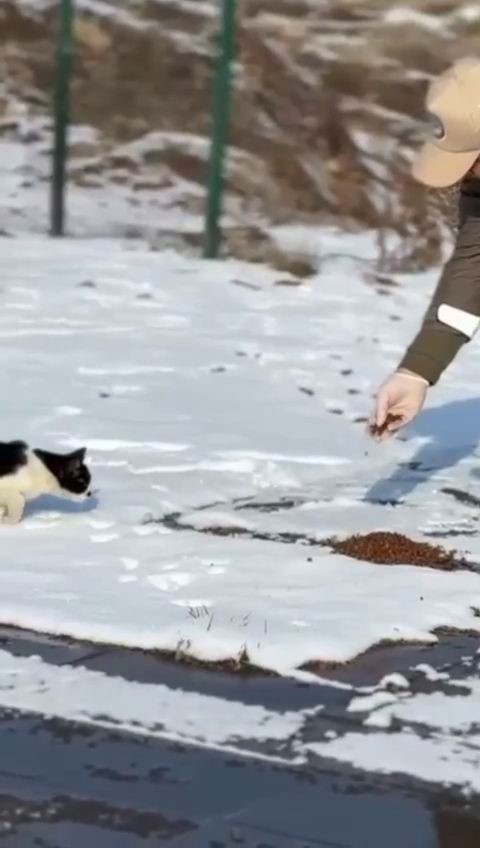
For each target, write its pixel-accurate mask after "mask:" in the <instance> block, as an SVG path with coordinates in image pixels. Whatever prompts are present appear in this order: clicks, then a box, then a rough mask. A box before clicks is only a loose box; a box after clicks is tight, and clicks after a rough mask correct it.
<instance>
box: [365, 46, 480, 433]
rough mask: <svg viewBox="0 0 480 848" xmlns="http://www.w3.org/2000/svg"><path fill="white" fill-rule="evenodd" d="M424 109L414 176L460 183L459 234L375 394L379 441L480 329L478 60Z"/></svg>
mask: <svg viewBox="0 0 480 848" xmlns="http://www.w3.org/2000/svg"><path fill="white" fill-rule="evenodd" d="M426 108H427V116H428V118H429V124H430V125H431V127H432V134H431V138H430V139H429V140H428V141H426V143H425V144H424V146H423V147H422V149H421V150H420V152H419V153H418V155H417V157H416V159H415V161H414V164H413V177H414V178H415V179H416V180H417V181H419V182H420V183H422V184H423V185H425V186H427V187H429V188H431V189H432V188H433V189H446V188H448V187H451V186H456V185H458V188H459V201H458V202H459V208H458V231H457V236H456V243H455V247H454V250H453V253H452V256H451V258H450V259H449V261H448V262H447V264H446V266H445V268H444V270H443V273H442V275H441V277H440V280H439V283H438V285H437V288H436V290H435V292H434V294H433V297H432V299H431V301H430V304H429V306H428V308H427V311H426V313H425V316H424V320H423V324H422V326H421V329H420V331H419V333H418V334H417V336H416V338H415V339H414V340H413V342H412V343H411V344H410V346H409V347H408V349H407V351H406V352H405V355H404V356H403V358H402V360H401V362H400V364H399V366H398V368H397V370H396V371H395V372H394V373H393V374H391V375H390V376H389V377H388V378H387V379H386V380H385V381H384V383H383V384H382V385H381V386H380V388H379V390H378V392H377V395H376V400H375V405H374V409H373V411H372V415H371V417H370V431H371V433H372V435H376V436H377V437H378V438H380V439H386V438H389V437H391V436H393V435H394V434H395V433H396V432H397V431H398V430H400V429H401V428H402V427H404V426H405V425H406V424H408V423H410V422H411V421H413V419H414V418H415V417H416V416H417V415H418V413H419V412H420V411H421V409H422V408H423V405H424V403H425V400H426V398H427V394H428V391H429V389H430V387H431V386H434V385H435V384H436V383H437V382H438V380H439V379H440V377H441V376H442V374H443V372H444V371H445V369H446V368H447V367H448V366H449V365H450V363H451V362H452V361H453V360H454V358H455V356H456V355H457V353H458V352H459V350H460V349H461V348H462V347H463V345H464V344H465V343H466V342H468V341H470V340H471V339H472V338H473V336H474V335H475V333H476V331H477V330H478V328H479V326H480V60H479V59H473V58H467V59H462V60H460V61H458V62H456V63H455V64H454V65H453V67H451V68H450V69H449V70H448V71H446V72H445V73H443V74H441V75H440V76H439V77H438V78H437V79H436V80H435V81H434V82H433V83H432V84H431V85H430V88H429V90H428V93H427V98H426Z"/></svg>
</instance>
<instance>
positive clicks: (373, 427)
mask: <svg viewBox="0 0 480 848" xmlns="http://www.w3.org/2000/svg"><path fill="white" fill-rule="evenodd" d="M401 420H402V416H401V415H387V417H386V419H385V421H384V422H383V424H382V426H381V427H379V426H378V424H375V423H373V424H369V425H368V432H369V434H370V436H371V437H372V439H380V438H381V437H382V436H383V435H384V433H386V431H387V430H388V428H389V426H390V424H396V422H397V421H401Z"/></svg>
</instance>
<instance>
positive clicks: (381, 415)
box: [375, 389, 390, 430]
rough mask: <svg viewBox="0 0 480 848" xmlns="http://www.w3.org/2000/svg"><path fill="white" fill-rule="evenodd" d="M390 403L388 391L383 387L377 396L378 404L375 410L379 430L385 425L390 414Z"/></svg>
mask: <svg viewBox="0 0 480 848" xmlns="http://www.w3.org/2000/svg"><path fill="white" fill-rule="evenodd" d="M389 403H390V398H389V396H388V392H386V391H385V390H383V389H380V391H379V393H378V397H377V405H376V410H375V424H376V425H377V428H378V429H379V430H381V429H382V427H383V426H384V425H385V422H386V420H387V415H388V407H389Z"/></svg>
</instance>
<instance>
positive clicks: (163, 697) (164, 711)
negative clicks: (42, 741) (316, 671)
mask: <svg viewBox="0 0 480 848" xmlns="http://www.w3.org/2000/svg"><path fill="white" fill-rule="evenodd" d="M0 704H1V705H2V707H8V708H11V709H17V710H25V711H28V712H33V713H39V714H42V715H47V716H49V717H57V718H62V719H65V720H67V721H74V722H79V723H83V724H94V725H97V726H102V727H108V728H111V729H113V730H117V731H119V730H122V731H127V732H129V733H136V734H142V735H148V736H151V737H158V738H162V739H170V740H174V741H176V742H181V743H183V744H185V743H187V744H195V745H197V746H206V747H209V748H219V749H222V750H224V751H225V750H227V751H234V752H236V753H238V754H242V755H250V756H256V757H259V758H262V759H269V760H274V761H275V760H278V761H280V762H290V763H292V762H295V761H296V762H299V761H301V759H302V755H301V753H297V754H294V753H293V752H292V754H291V755H290V756H288V751H287V750H286V743H287V742H288V743H293V742H294V741H295V738H296V737H297V736H298V735H299V734H300V731H301V730H302V728H303V726H304V724H305V721H306V720H307V718H308V717H309V716H310V715H311V714H312V710H304V711H302V710H299V711H296V712H293V711H284V712H281V711H278V712H275V711H272V710H268V709H266V708H265V707H263V706H260V705H258V706H257V705H249V704H243V703H241V702H238V701H234V700H224V699H223V698H217V697H214V696H211V695H201V694H199V693H197V692H186V691H182V690H181V689H178V688H172V689H170V688H169V687H168V686H164V685H163V684H149V683H134V682H132V681H129V680H125V679H123V678H120V677H111V676H107V675H105V674H103V673H101V672H98V671H90V670H87V669H85V668H81V667H80V668H79V667H77V666H75V667H72V666H68V665H67V666H54V665H50V664H48V663H45V662H43V661H42V660H41V659H40V658H39V657H15V656H12V655H11V654H9V653H7V652H6V651H0ZM317 712H318V710H317ZM267 743H268V747H269V749H270V750H272V751H273V750H277V751H278V753H272V754H270V755H268V754H261V753H259V751H258V747H259V745H260V744H263V745H266V744H267Z"/></svg>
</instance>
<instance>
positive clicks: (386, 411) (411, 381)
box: [368, 371, 429, 441]
mask: <svg viewBox="0 0 480 848" xmlns="http://www.w3.org/2000/svg"><path fill="white" fill-rule="evenodd" d="M428 388H429V384H428V383H427V381H426V380H424V379H423V377H420V376H419V375H418V374H413V373H412V372H410V371H396V372H395V373H394V374H392V375H391V376H390V377H388V379H387V380H385V382H384V383H383V384H382V385H381V386H380V389H379V390H378V394H377V397H376V400H375V406H374V408H373V411H372V414H371V416H370V419H369V425H368V426H369V432H370V435H371V436H372V437H373V438H375V439H377V440H378V441H384V440H385V439H388V438H390V437H391V436H393V435H394V434H395V433H397V432H398V430H401V429H402V427H405V426H406V424H409V423H410V422H411V421H413V419H414V418H415V417H416V416H417V415H418V413H419V412H420V411H421V410H422V408H423V405H424V403H425V399H426V397H427V391H428Z"/></svg>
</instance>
